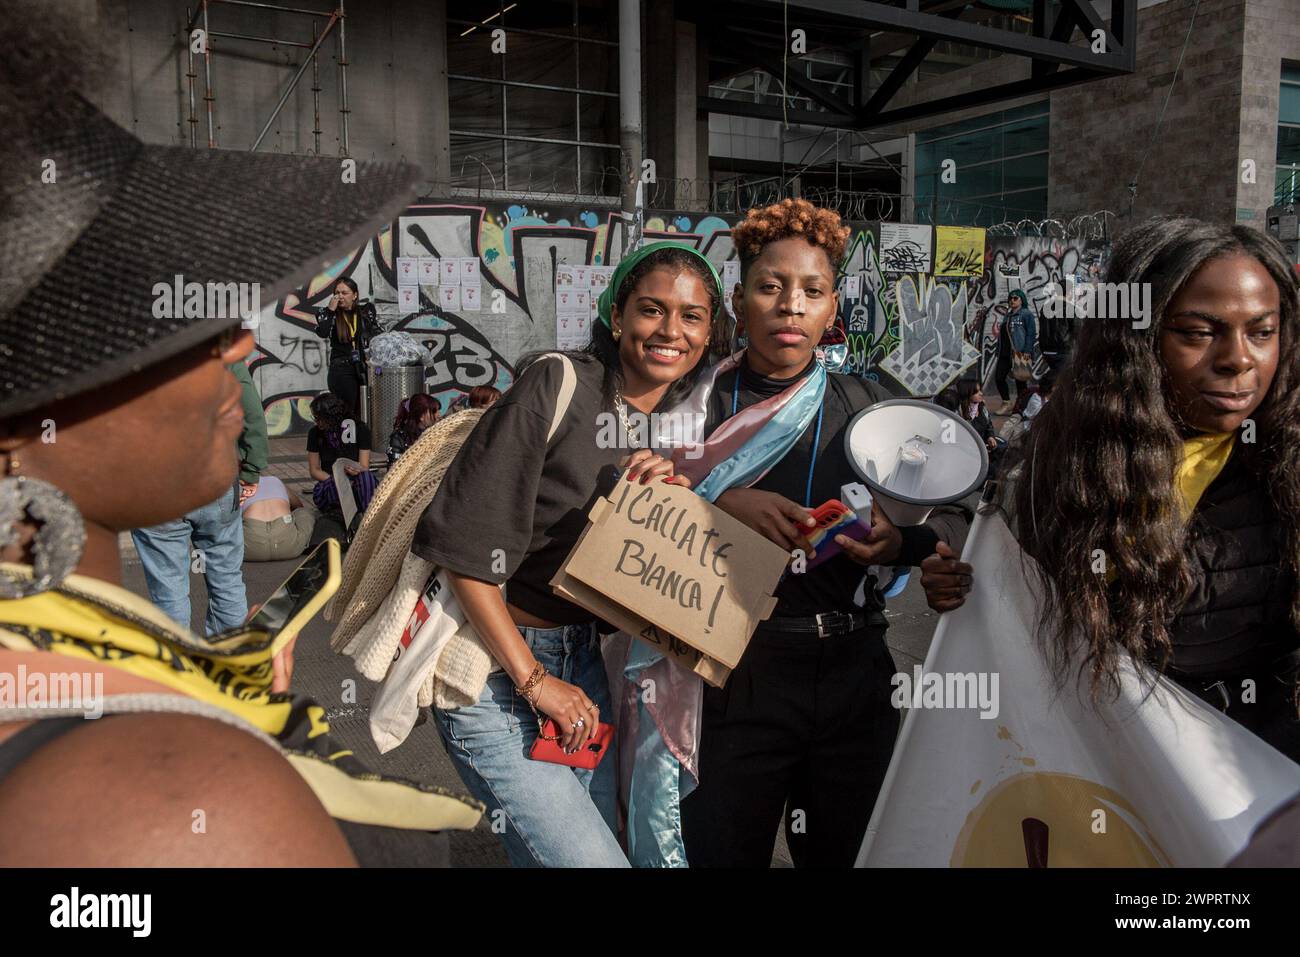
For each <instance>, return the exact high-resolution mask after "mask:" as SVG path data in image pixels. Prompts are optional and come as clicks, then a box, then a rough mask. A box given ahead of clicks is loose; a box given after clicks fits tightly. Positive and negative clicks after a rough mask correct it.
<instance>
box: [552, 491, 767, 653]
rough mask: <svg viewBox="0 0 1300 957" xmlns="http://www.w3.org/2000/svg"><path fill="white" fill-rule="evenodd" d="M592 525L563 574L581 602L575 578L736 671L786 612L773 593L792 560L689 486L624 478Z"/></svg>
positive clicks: (599, 504) (599, 505)
mask: <svg viewBox="0 0 1300 957" xmlns="http://www.w3.org/2000/svg"><path fill="white" fill-rule="evenodd" d="M590 518H591V524H590V525H589V526H588V528H587V530H586V532H585V533H584V534H583V536H582V538H581V539H579V541H578V543H577V544H576V545H575V546H574V548H573V551H571V552H570V553H569V556H568V558H566V559H565V562H564V565H563V566H562V567H561V569H560V573H559V575H557V576H556V578H557V580H560V581H561V584H563V585H564V587H566V588H568V590H569V591H570V593H573V594H574V595H575V601H576V602H577V603H578V604H583V601H582V600H581V598H582V597H583V596H582V595H579V594H578V592H580V591H581V589H577V590H575V588H574V586H573V584H572V582H571V581H568V580H573V581H576V582H578V583H579V584H581V585H585V586H587V587H588V588H589V589H591V590H594V591H595V592H598V593H599V594H600V595H601V596H603V597H604V598H605V599H607V600H608V602H609V603H610V604H613V605H615V606H617V607H618V608H619V609H622V610H623V612H625V613H626V615H631V616H633V617H634V618H636V619H640V620H644V621H645V622H647V623H649V624H650V625H653V626H654V627H655V629H656V634H658V635H661V636H671V637H673V638H677V639H680V640H681V641H682V642H685V643H686V644H688V645H690V646H691V647H692V648H695V649H697V650H698V651H701V652H703V653H704V654H705V655H707V656H708V657H710V658H712V659H714V660H715V661H717V662H719V663H721V664H722V665H723V666H725V667H727V668H735V667H736V665H737V664H738V663H739V662H740V656H741V655H742V654H743V653H744V651H745V647H746V645H748V644H749V638H750V636H751V635H752V634H753V632H754V629H755V628H756V627H757V626H758V623H759V622H760V621H762V620H763V619H764V618H766V617H767V616H768V615H769V614H771V612H772V609H773V608H774V607H775V606H776V599H775V598H773V597H772V592H773V590H775V588H776V585H777V582H778V581H780V578H781V573H782V572H783V571H784V570H785V567H786V564H787V562H788V561H789V559H790V556H789V555H788V554H787V553H786V552H785V550H784V549H783V548H781V547H780V546H779V545H776V544H773V543H772V542H770V541H768V540H767V539H766V538H764V537H763V536H761V535H759V534H758V533H757V532H755V531H754V530H752V529H750V528H749V527H747V526H746V525H744V524H742V523H741V522H739V521H737V520H736V519H734V518H732V517H731V516H730V515H728V514H727V513H726V512H724V511H722V510H721V509H720V508H716V507H714V506H713V505H711V504H709V503H708V502H706V501H705V500H704V499H702V498H700V497H699V496H698V495H696V494H695V493H694V492H692V491H690V490H689V489H685V488H682V487H681V486H679V485H669V484H667V483H664V482H655V483H652V484H650V485H641V484H640V483H631V482H626V481H622V480H620V481H619V483H618V485H617V486H616V487H615V490H614V493H613V496H612V498H610V499H606V498H600V499H597V500H596V504H595V505H594V506H593V507H592V510H591V515H590ZM554 584H555V582H554V581H553V582H552V585H554ZM584 607H586V606H585V605H584ZM595 613H597V614H601V617H605V614H604V613H603V612H595ZM626 615H625V616H624V617H626ZM606 620H607V621H612V620H611V619H610V618H606ZM612 623H614V624H618V622H615V621H612ZM624 630H625V631H629V632H630V633H631V634H634V635H635V634H637V633H638V630H640V629H637V628H635V627H632V628H627V627H625V628H624Z"/></svg>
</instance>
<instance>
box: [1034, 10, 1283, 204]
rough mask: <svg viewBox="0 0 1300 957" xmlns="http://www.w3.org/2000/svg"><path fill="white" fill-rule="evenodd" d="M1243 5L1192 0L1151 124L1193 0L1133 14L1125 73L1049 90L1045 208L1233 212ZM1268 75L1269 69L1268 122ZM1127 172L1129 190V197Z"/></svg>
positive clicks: (1240, 107)
mask: <svg viewBox="0 0 1300 957" xmlns="http://www.w3.org/2000/svg"><path fill="white" fill-rule="evenodd" d="M1250 2H1251V3H1252V5H1253V4H1254V2H1255V0H1250ZM1277 2H1279V3H1287V4H1290V5H1292V6H1296V5H1297V0H1277ZM1246 4H1247V0H1201V4H1200V8H1199V9H1198V10H1197V13H1196V21H1195V25H1194V27H1193V29H1192V31H1191V38H1190V40H1188V43H1187V52H1186V55H1185V56H1184V58H1183V62H1182V67H1181V69H1180V70H1179V71H1178V80H1177V83H1176V84H1175V85H1174V88H1173V93H1172V95H1171V96H1170V98H1169V106H1168V108H1167V110H1166V111H1165V114H1164V120H1163V122H1162V123H1160V126H1159V130H1158V131H1157V128H1156V127H1157V120H1158V118H1159V117H1160V113H1161V108H1162V106H1163V104H1164V102H1165V97H1166V94H1167V93H1168V91H1169V89H1170V82H1171V81H1172V80H1173V73H1174V69H1175V66H1176V64H1177V63H1178V57H1179V53H1180V51H1181V50H1182V48H1183V41H1184V39H1185V38H1186V37H1187V36H1188V24H1189V21H1190V20H1191V16H1192V8H1193V6H1194V0H1168V2H1166V3H1162V4H1160V5H1158V6H1154V7H1149V8H1147V9H1144V10H1140V11H1139V12H1138V16H1137V23H1138V37H1137V67H1138V68H1137V71H1136V72H1135V73H1133V74H1131V75H1129V76H1122V77H1115V78H1113V79H1108V80H1101V81H1097V82H1094V83H1088V84H1084V85H1082V86H1077V87H1071V88H1069V89H1065V90H1060V91H1057V92H1054V93H1053V94H1052V96H1051V105H1052V109H1051V116H1052V118H1051V124H1052V125H1051V145H1052V150H1051V162H1050V167H1049V178H1050V182H1049V193H1048V202H1049V204H1050V206H1051V209H1052V210H1053V212H1056V213H1058V214H1068V213H1071V212H1086V211H1091V210H1097V209H1110V210H1113V211H1114V212H1116V213H1119V214H1121V215H1126V214H1128V213H1129V211H1130V209H1131V210H1132V213H1133V215H1134V218H1136V219H1142V218H1145V217H1147V216H1152V215H1156V214H1160V213H1169V214H1182V215H1190V216H1199V217H1201V218H1205V219H1216V220H1225V219H1227V220H1231V219H1233V218H1234V216H1235V213H1236V207H1237V178H1238V177H1237V173H1238V148H1237V145H1238V126H1239V115H1240V113H1241V110H1242V108H1243V103H1242V64H1243V55H1242V48H1243V42H1244V31H1245V22H1246V16H1245V8H1246ZM1277 72H1278V71H1277V67H1276V66H1274V68H1273V73H1272V75H1273V81H1272V83H1273V86H1272V90H1273V94H1272V95H1273V101H1274V102H1273V122H1274V125H1276V120H1277V105H1276V100H1277ZM1270 156H1271V154H1270ZM1139 169H1140V170H1141V172H1140V173H1139ZM1269 175H1270V176H1271V175H1272V174H1271V173H1270V174H1269ZM1134 177H1137V182H1138V186H1137V193H1136V196H1130V193H1129V190H1128V183H1129V182H1131V181H1132V180H1133V179H1134ZM1261 178H1262V172H1261ZM1270 182H1271V180H1270Z"/></svg>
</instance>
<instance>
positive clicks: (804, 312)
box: [682, 200, 969, 867]
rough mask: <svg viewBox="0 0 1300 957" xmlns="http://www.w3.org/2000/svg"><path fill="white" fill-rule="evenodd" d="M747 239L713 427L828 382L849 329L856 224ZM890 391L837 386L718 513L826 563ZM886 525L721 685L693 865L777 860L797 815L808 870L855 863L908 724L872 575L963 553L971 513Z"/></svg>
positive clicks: (846, 544) (694, 803)
mask: <svg viewBox="0 0 1300 957" xmlns="http://www.w3.org/2000/svg"><path fill="white" fill-rule="evenodd" d="M732 237H733V240H734V242H735V245H736V248H737V250H739V252H740V257H741V282H740V283H739V284H738V285H737V287H736V289H735V291H734V294H733V300H732V301H733V306H734V309H735V314H736V316H737V319H738V322H739V323H740V324H741V325H743V327H744V328H743V331H744V332H745V333H746V334H747V335H748V338H749V346H748V348H747V349H746V351H745V353H744V355H743V357H742V358H741V360H740V364H739V365H738V366H737V368H735V369H732V370H728V371H725V372H723V373H721V374H719V375H718V377H717V380H716V382H715V386H714V389H713V392H712V394H711V396H710V400H709V408H708V419H707V422H706V432H707V433H711V432H712V431H713V430H714V429H716V428H717V427H718V426H719V425H721V424H722V423H723V422H724V421H726V420H727V419H728V418H730V417H731V416H733V415H735V414H736V413H737V412H739V411H741V410H743V409H745V408H748V407H749V406H752V405H754V404H755V403H758V402H760V401H762V400H764V399H766V398H769V397H771V396H774V395H777V394H778V393H781V392H783V391H785V390H786V389H787V388H789V387H790V386H791V385H792V384H794V383H796V382H797V381H798V380H800V379H802V378H804V377H806V376H810V375H814V374H817V373H819V372H820V370H818V369H817V368H816V360H815V358H814V356H813V350H814V348H815V347H816V345H817V343H818V341H819V340H820V339H821V337H822V335H823V333H824V332H825V331H826V329H827V328H828V327H829V326H830V325H831V324H832V323H834V321H835V316H836V311H837V305H838V302H837V297H836V294H835V271H836V269H835V267H836V263H838V262H839V261H840V259H841V258H842V257H843V254H844V247H845V243H846V242H847V237H848V230H847V229H846V228H844V227H843V226H842V225H841V223H840V218H839V216H838V215H836V214H835V213H834V212H832V211H830V210H824V209H818V208H817V207H815V206H813V205H812V204H811V203H809V202H807V201H806V200H785V201H783V202H782V203H779V204H777V205H775V206H771V207H768V208H766V209H761V210H760V209H755V210H751V211H750V213H749V215H748V216H747V217H746V219H745V221H744V222H743V223H741V224H740V225H738V226H736V227H735V229H734V230H733V231H732ZM888 397H889V394H888V393H887V392H886V391H885V390H884V389H882V388H881V387H880V386H878V385H877V384H875V383H872V382H866V381H864V380H861V379H857V378H855V377H853V376H847V375H835V374H830V375H827V381H826V387H825V390H824V393H823V396H822V400H821V406H820V410H819V411H818V412H817V414H816V415H815V420H814V421H813V422H811V423H809V425H808V426H807V428H806V429H805V430H804V431H803V432H802V433H801V435H800V436H799V437H798V439H797V441H796V442H795V444H794V446H793V448H791V449H790V451H789V452H788V453H787V454H786V455H785V457H784V458H782V459H781V460H780V461H778V462H777V463H776V464H775V465H773V466H772V467H771V469H769V471H768V472H767V473H766V474H765V475H764V476H763V477H762V478H761V479H759V480H758V481H756V482H755V483H753V485H752V486H751V487H749V488H732V489H730V490H728V491H726V492H723V493H722V494H721V495H720V496H718V498H717V499H716V501H715V504H716V505H717V506H718V507H720V508H722V509H723V510H724V511H726V512H728V513H730V514H731V515H733V516H735V517H736V518H738V519H739V520H741V521H743V522H745V524H747V525H749V526H750V527H751V528H754V529H755V530H757V531H759V532H760V533H762V534H763V535H764V536H766V537H767V538H769V539H771V540H772V541H774V542H776V543H777V544H779V545H781V546H783V547H785V548H787V549H790V550H791V551H792V552H794V551H795V550H798V549H802V550H803V552H804V554H805V555H806V556H807V557H809V558H811V557H813V556H812V555H810V554H809V546H808V543H807V540H806V538H805V532H806V531H807V530H808V529H809V528H810V527H811V522H812V520H811V517H810V514H809V512H810V510H811V509H812V508H815V507H816V506H818V505H820V504H822V503H823V502H825V501H826V500H827V499H831V498H840V496H841V487H842V486H843V485H845V484H846V483H856V482H859V481H860V479H859V477H858V475H857V473H856V472H854V471H853V468H852V466H851V465H850V464H849V460H848V457H847V455H846V453H845V444H844V434H845V431H846V429H847V426H848V423H849V420H850V419H851V418H852V417H853V416H854V414H856V413H857V412H859V411H861V410H862V409H865V408H867V407H868V406H870V405H872V404H874V403H875V402H877V401H879V400H881V399H885V398H888ZM872 522H873V530H872V532H871V535H870V537H869V538H867V539H866V540H865V541H863V542H862V543H860V544H859V543H857V542H854V541H852V540H850V539H847V538H843V537H842V536H841V537H840V538H839V539H838V542H839V544H840V546H841V548H842V549H843V551H842V552H841V553H840V554H839V555H836V556H834V557H832V558H830V559H829V560H826V561H825V562H823V563H822V564H820V565H817V566H816V567H815V568H812V569H810V570H807V571H804V572H802V573H799V563H798V560H797V559H796V562H795V563H794V564H793V565H792V570H791V573H790V574H788V575H787V576H786V577H785V579H783V581H782V582H781V584H780V585H779V586H778V588H777V591H776V597H777V606H776V608H775V610H774V612H773V615H772V617H771V618H769V619H768V620H767V621H765V622H763V623H761V624H760V625H759V627H758V630H757V631H756V632H755V634H754V636H753V638H752V639H751V641H750V644H749V646H748V648H747V649H746V651H745V654H744V656H743V657H742V658H741V661H740V663H739V665H738V666H737V667H736V669H735V670H734V671H733V672H732V674H731V677H730V679H729V680H728V682H727V684H726V685H725V687H723V688H721V689H718V688H712V687H709V688H706V689H705V692H704V709H703V710H704V714H703V724H702V729H701V733H700V760H699V769H700V780H699V785H698V787H697V788H696V789H695V790H694V791H693V792H692V793H691V794H690V795H689V796H688V797H687V798H686V799H685V800H684V801H683V802H682V824H683V838H684V841H685V846H686V856H687V860H688V862H689V864H690V866H692V867H718V866H721V867H736V866H741V867H767V866H769V865H770V863H771V859H772V850H773V845H774V842H775V839H776V829H777V827H778V825H779V823H780V822H781V821H782V819H783V817H784V821H785V827H786V833H787V836H788V839H789V846H790V852H791V854H792V856H793V857H794V862H795V864H796V865H797V866H799V867H808V866H811V867H848V866H851V865H852V864H853V861H854V858H855V857H856V855H857V852H858V847H859V845H860V844H861V842H862V837H863V835H864V833H865V832H866V827H867V821H868V819H869V818H870V815H871V809H872V805H873V804H874V802H875V798H876V794H877V792H878V791H879V789H880V785H881V783H882V781H883V780H884V775H885V771H886V769H887V768H888V766H889V759H890V756H891V754H892V753H893V747H894V737H895V735H896V733H897V730H898V722H899V715H898V712H897V711H896V710H895V709H894V708H893V707H892V705H891V704H890V692H891V690H892V685H891V678H892V676H893V674H894V671H895V669H894V662H893V659H892V658H891V656H890V654H889V649H888V648H887V647H886V646H885V629H886V627H887V622H886V620H885V617H884V598H883V596H882V590H883V589H882V586H883V585H885V584H886V582H882V581H880V580H879V578H878V577H877V575H876V574H874V573H872V571H871V570H870V568H869V566H875V565H881V566H908V565H916V564H919V563H920V562H921V561H922V560H923V559H925V558H927V557H928V556H931V555H932V553H934V551H935V547H936V544H937V542H938V541H939V540H940V538H941V537H944V538H947V539H948V541H949V543H950V544H952V545H953V547H954V548H958V549H959V548H960V545H961V541H962V540H963V539H964V536H965V531H966V529H967V527H968V524H969V515H968V514H965V513H963V512H961V511H960V510H958V509H950V510H948V511H947V513H946V514H944V515H942V516H938V517H936V518H934V519H932V520H931V522H930V523H928V525H923V526H918V527H914V528H905V529H901V530H900V529H898V528H896V527H894V526H893V525H892V524H890V523H889V521H888V520H887V519H886V518H885V517H884V515H883V514H882V513H881V512H880V511H879V509H874V510H873V513H872ZM860 588H861V589H862V590H863V594H864V600H863V603H862V604H858V603H857V602H856V601H855V595H856V594H857V593H858V591H859V589H860ZM787 807H788V813H787Z"/></svg>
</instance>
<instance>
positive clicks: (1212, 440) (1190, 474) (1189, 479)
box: [1106, 432, 1237, 585]
mask: <svg viewBox="0 0 1300 957" xmlns="http://www.w3.org/2000/svg"><path fill="white" fill-rule="evenodd" d="M1236 434H1237V433H1235V432H1204V433H1202V434H1200V435H1196V436H1193V437H1192V438H1190V439H1185V440H1184V441H1183V459H1182V461H1181V462H1179V463H1178V468H1177V469H1175V471H1174V481H1175V482H1176V483H1177V485H1178V494H1179V496H1180V497H1181V498H1182V500H1183V521H1184V522H1186V521H1188V520H1189V519H1190V518H1191V517H1192V513H1193V512H1195V511H1196V505H1197V503H1199V502H1200V500H1201V496H1202V495H1204V494H1205V490H1206V489H1207V488H1209V487H1210V485H1211V483H1213V482H1214V480H1215V479H1216V478H1218V476H1219V473H1220V472H1222V471H1223V467H1224V466H1225V465H1227V464H1228V457H1229V456H1230V455H1232V445H1233V438H1234V437H1235V436H1236ZM1115 577H1116V572H1115V566H1114V565H1113V564H1111V563H1110V562H1107V563H1106V584H1108V585H1109V584H1110V583H1111V582H1113V581H1114V580H1115Z"/></svg>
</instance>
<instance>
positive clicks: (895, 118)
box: [871, 67, 1110, 128]
mask: <svg viewBox="0 0 1300 957" xmlns="http://www.w3.org/2000/svg"><path fill="white" fill-rule="evenodd" d="M1109 76H1110V75H1109V74H1107V73H1100V72H1098V71H1096V70H1084V69H1080V68H1078V67H1072V68H1070V69H1068V70H1061V71H1059V72H1057V73H1053V74H1050V75H1049V76H1046V77H1030V78H1029V79H1026V80H1015V81H1013V82H1011V83H1002V84H999V85H998V86H990V87H985V88H984V89H982V90H972V91H970V92H968V93H959V94H957V95H955V96H945V97H942V98H940V99H937V100H927V101H926V102H924V103H915V104H913V105H911V106H902V107H899V108H898V109H895V110H889V111H887V112H885V113H881V114H880V115H878V116H875V117H872V118H871V126H872V128H875V127H881V126H890V125H892V124H894V123H903V122H907V121H910V120H917V119H922V118H924V117H927V116H937V115H938V114H940V113H947V112H949V111H951V110H965V109H969V108H971V107H975V106H985V105H987V104H990V103H995V102H998V101H1000V100H1013V99H1016V98H1017V97H1021V96H1030V95H1032V94H1034V93H1045V92H1047V91H1048V90H1052V89H1059V88H1061V87H1065V86H1073V85H1074V84H1076V83H1084V82H1086V81H1088V80H1105V79H1108V78H1109Z"/></svg>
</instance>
